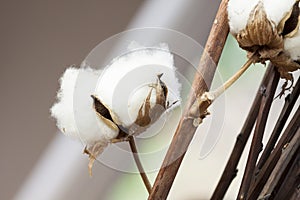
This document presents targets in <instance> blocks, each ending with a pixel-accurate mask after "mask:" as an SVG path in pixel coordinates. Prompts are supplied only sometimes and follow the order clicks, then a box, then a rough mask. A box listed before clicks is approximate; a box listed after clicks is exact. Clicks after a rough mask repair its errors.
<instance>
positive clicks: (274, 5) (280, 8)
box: [263, 0, 296, 26]
mask: <svg viewBox="0 0 300 200" xmlns="http://www.w3.org/2000/svg"><path fill="white" fill-rule="evenodd" d="M295 2H296V1H295V0H284V1H283V0H264V1H263V3H264V9H265V12H266V14H267V18H268V19H269V21H271V22H273V23H274V25H275V26H278V25H279V23H280V22H281V20H282V19H284V18H285V17H286V16H287V15H288V14H289V12H290V11H291V9H292V7H293V5H294V4H295Z"/></svg>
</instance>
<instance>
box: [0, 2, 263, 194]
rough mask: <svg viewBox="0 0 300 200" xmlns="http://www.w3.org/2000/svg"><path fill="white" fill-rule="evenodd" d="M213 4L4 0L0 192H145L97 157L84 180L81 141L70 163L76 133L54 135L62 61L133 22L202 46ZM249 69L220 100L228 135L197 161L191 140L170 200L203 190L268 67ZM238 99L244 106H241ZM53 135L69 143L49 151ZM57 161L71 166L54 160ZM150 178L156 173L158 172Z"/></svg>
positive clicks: (0, 12) (212, 181) (0, 13)
mask: <svg viewBox="0 0 300 200" xmlns="http://www.w3.org/2000/svg"><path fill="white" fill-rule="evenodd" d="M218 4H219V1H209V0H201V1H196V0H174V1H166V0H152V1H140V0H130V1H129V0H128V1H122V0H118V1H117V0H112V1H104V0H101V1H78V0H76V1H67V0H64V1H47V0H46V1H34V0H29V1H14V0H13V1H1V4H0V25H1V37H0V44H1V46H0V56H1V64H2V66H1V68H0V76H1V78H0V81H1V83H0V87H1V91H2V94H1V104H0V110H1V115H0V123H1V133H0V134H1V135H0V137H1V139H0V158H1V162H0V199H3V200H6V199H18V200H27V199H28V200H44V199H53V200H60V199H61V200H64V199H74V200H77V199H78V200H79V199H89V200H93V199H95V200H96V199H98V200H99V199H142V198H145V196H146V193H145V192H146V191H145V189H144V187H143V185H142V182H141V181H140V178H139V176H138V175H132V174H124V173H121V172H118V171H115V170H112V169H110V168H108V167H105V166H102V165H101V164H98V165H96V167H95V169H94V170H95V176H94V177H93V178H89V177H88V175H87V171H86V164H87V158H86V156H84V155H81V146H80V145H79V146H78V149H79V151H78V152H76V154H78V155H79V156H80V158H79V160H78V159H77V158H76V159H75V158H73V159H74V160H76V161H74V164H73V165H72V162H73V161H68V160H72V158H71V157H70V158H69V157H65V154H66V155H67V156H68V150H69V149H68V148H67V147H68V145H67V144H68V143H72V145H74V144H73V141H72V142H70V141H69V140H68V139H65V137H64V136H62V135H61V134H59V133H58V130H57V128H56V126H55V122H54V120H53V119H51V118H50V115H49V108H50V107H51V105H52V104H53V102H54V101H55V96H56V91H57V89H58V87H59V85H58V79H59V77H60V76H61V74H62V73H63V71H64V70H65V68H66V67H67V66H69V65H71V64H77V65H79V64H80V63H81V62H82V60H83V59H84V58H85V57H86V56H87V54H88V53H89V52H90V51H91V50H92V49H93V48H94V47H95V46H96V45H97V44H98V43H100V42H101V41H103V40H105V39H107V38H108V37H110V36H112V35H114V34H117V33H119V32H121V31H124V30H126V29H129V28H134V27H145V26H147V27H149V26H158V27H165V28H170V29H174V30H177V31H179V32H182V33H184V34H186V35H188V36H190V37H191V38H193V39H194V40H196V41H197V42H198V43H199V44H201V45H203V46H204V44H205V41H206V38H207V36H208V33H209V30H210V26H211V24H212V22H213V18H214V15H215V13H216V10H217V7H218ZM157 8H160V9H157ZM226 49H227V51H226V52H225V55H226V56H228V57H229V56H232V54H234V53H233V52H234V51H236V52H237V53H236V54H234V56H233V57H234V58H233V59H227V60H224V61H222V62H223V63H225V64H226V65H230V66H233V65H234V66H233V68H232V69H230V70H228V68H227V69H226V68H221V69H220V70H221V72H222V74H223V75H222V76H223V78H224V79H226V78H228V77H229V75H230V74H232V71H234V70H235V69H237V68H239V66H241V64H242V63H243V61H244V59H245V54H244V53H243V52H241V51H239V50H238V48H237V45H236V43H235V41H234V40H232V38H231V40H230V41H229V44H227V47H226ZM237 57H239V58H237ZM255 69H256V71H255V70H250V72H248V73H247V75H248V78H247V76H246V78H245V79H244V80H243V79H242V80H241V82H240V85H243V86H244V87H240V88H238V87H233V89H231V90H230V91H229V92H228V95H227V99H228V98H229V99H231V100H230V102H227V104H226V110H227V112H226V116H225V119H226V120H225V121H226V123H225V124H224V126H223V132H228V134H227V135H225V136H224V134H222V137H221V138H220V141H219V143H218V145H217V146H216V149H218V148H219V150H214V151H213V152H212V153H211V155H209V156H208V157H207V158H206V159H204V160H205V161H203V160H199V151H200V149H199V146H198V145H199V144H198V143H197V142H196V143H195V141H198V140H199V141H201V140H203V138H202V136H198V137H197V136H196V137H195V141H193V143H192V146H191V151H193V152H194V153H189V152H188V154H187V156H186V158H185V160H184V163H183V167H182V168H181V169H180V171H179V175H178V177H177V178H176V180H175V183H174V187H173V188H172V190H171V193H170V198H169V199H208V198H209V196H210V194H211V193H212V191H213V188H214V187H215V185H216V181H218V179H219V176H220V174H221V172H222V170H223V167H224V164H225V161H226V160H227V157H228V154H229V152H230V151H231V148H232V145H233V144H234V140H235V137H236V134H237V132H238V130H239V128H240V125H241V123H242V122H243V119H244V117H245V114H246V112H247V111H248V109H249V106H250V103H251V100H252V98H253V94H254V93H255V90H256V88H257V85H258V83H259V80H260V78H261V76H262V73H263V71H264V68H263V67H261V68H259V67H257V66H256V67H255ZM257 69H258V70H257ZM249 77H250V78H249ZM249 79H250V80H253V82H254V83H250V82H249V81H247V80H249ZM245 88H246V89H245ZM241 94H244V95H241ZM230 106H232V107H238V109H237V110H233V109H231V108H230ZM241 107H242V108H244V109H245V114H243V113H241V112H240V108H241ZM228 110H229V111H230V112H229V111H228ZM227 114H228V116H227ZM239 114H241V115H239ZM233 116H236V118H233ZM220 123H223V121H222V122H220ZM201 138H202V139H201ZM57 141H65V143H61V146H64V145H65V146H66V149H65V151H66V152H65V153H64V152H61V154H60V153H58V154H56V155H57V156H54V157H53V151H54V150H53V149H55V148H56V146H55V145H57V144H58V143H59V142H57ZM74 143H75V142H74ZM61 146H60V147H61ZM75 146H76V144H75ZM76 148H77V147H76ZM76 148H75V149H76ZM76 151H77V149H76ZM49 152H50V153H49ZM51 152H52V153H51ZM47 155H48V157H47ZM51 156H52V157H51ZM58 158H59V159H58ZM56 161H59V162H61V163H63V162H69V163H70V165H66V166H65V168H63V167H62V168H60V163H57V162H56ZM199 166H201V167H203V169H202V168H200V167H199ZM48 168H49V169H48ZM73 168H74V169H75V168H76V170H73ZM72 170H73V171H72ZM205 170H208V171H205ZM191 171H193V173H191ZM48 172H49V176H47V173H48ZM56 172H57V173H56ZM197 174H199V175H197ZM64 175H65V177H64ZM203 175H204V176H203ZM56 176H58V177H56ZM150 176H151V177H152V181H153V180H154V178H155V173H154V174H152V175H150ZM65 179H68V180H65ZM238 180H240V179H239V178H238ZM129 182H130V184H131V183H132V185H131V186H130V184H128V183H129ZM196 182H198V183H199V184H195V183H196ZM57 183H61V185H58V184H57ZM188 183H190V185H189V187H187V185H186V184H188ZM126 184H127V188H126ZM235 184H238V182H237V183H235ZM124 185H125V186H124ZM208 185H209V187H208ZM37 186H39V187H37ZM35 187H37V188H36V190H35ZM135 189H136V190H135ZM234 191H236V189H235V190H234V189H233V192H234ZM114 193H116V194H114ZM121 197H122V198H121ZM230 198H232V196H231V197H230V196H229V197H228V199H230Z"/></svg>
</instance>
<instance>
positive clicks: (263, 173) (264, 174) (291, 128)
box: [249, 106, 300, 200]
mask: <svg viewBox="0 0 300 200" xmlns="http://www.w3.org/2000/svg"><path fill="white" fill-rule="evenodd" d="M299 119H300V106H298V108H297V110H296V112H295V114H294V116H293V118H292V119H291V121H290V122H289V124H288V126H287V128H286V129H285V131H284V133H283V134H282V136H281V137H280V139H279V141H278V143H277V145H276V147H275V148H274V150H273V151H272V153H271V155H270V156H269V158H268V159H267V161H266V163H265V164H264V165H263V167H262V169H261V170H260V171H259V174H258V175H257V176H256V178H255V181H253V183H252V184H251V187H250V190H249V191H250V192H249V199H251V200H252V199H253V200H255V199H257V197H258V195H259V194H260V192H261V190H262V189H263V187H264V185H265V184H266V182H267V180H268V178H269V176H270V174H271V173H272V171H273V169H274V167H275V165H276V164H277V162H278V160H279V158H280V155H281V152H282V149H283V148H284V145H286V144H287V143H289V141H291V139H292V138H293V136H294V135H295V134H296V132H297V130H298V129H299V127H300V120H299Z"/></svg>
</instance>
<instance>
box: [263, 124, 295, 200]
mask: <svg viewBox="0 0 300 200" xmlns="http://www.w3.org/2000/svg"><path fill="white" fill-rule="evenodd" d="M299 147H300V129H298V131H297V132H296V134H295V136H294V137H293V138H292V140H291V141H290V143H289V144H287V145H286V147H285V148H284V149H283V150H282V154H281V156H280V159H279V160H278V162H277V164H276V166H275V168H274V170H273V172H272V173H271V175H270V177H269V179H268V182H267V183H266V184H265V186H264V189H263V190H262V192H261V195H260V197H265V196H269V195H271V196H273V197H274V196H275V195H274V194H275V191H276V188H278V189H279V188H281V186H283V187H284V185H283V184H282V182H283V180H285V179H288V178H289V177H288V176H287V175H288V172H289V171H290V168H291V167H292V166H291V165H292V164H291V163H293V162H294V160H295V159H297V153H298V152H299ZM292 176H294V177H296V176H297V174H293V175H292ZM285 195H286V194H285ZM276 196H277V194H276ZM282 199H288V198H287V197H285V198H282Z"/></svg>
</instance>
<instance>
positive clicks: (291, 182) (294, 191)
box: [274, 130, 300, 200]
mask: <svg viewBox="0 0 300 200" xmlns="http://www.w3.org/2000/svg"><path fill="white" fill-rule="evenodd" d="M298 131H299V130H298ZM295 154H296V158H293V159H292V160H293V163H292V164H291V165H292V166H291V167H290V168H289V169H288V172H287V174H286V175H284V176H285V177H286V178H285V179H284V181H283V182H280V183H281V184H280V188H279V189H278V191H276V195H275V198H274V200H282V199H290V200H297V199H298V200H299V198H300V188H299V184H300V183H299V182H300V181H299V175H300V148H299V147H298V152H296V153H295Z"/></svg>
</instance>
